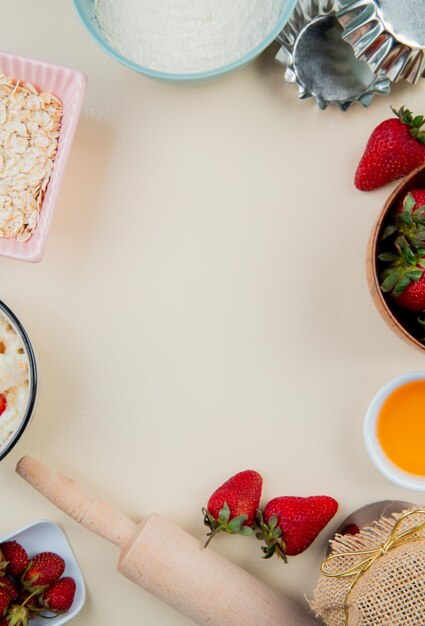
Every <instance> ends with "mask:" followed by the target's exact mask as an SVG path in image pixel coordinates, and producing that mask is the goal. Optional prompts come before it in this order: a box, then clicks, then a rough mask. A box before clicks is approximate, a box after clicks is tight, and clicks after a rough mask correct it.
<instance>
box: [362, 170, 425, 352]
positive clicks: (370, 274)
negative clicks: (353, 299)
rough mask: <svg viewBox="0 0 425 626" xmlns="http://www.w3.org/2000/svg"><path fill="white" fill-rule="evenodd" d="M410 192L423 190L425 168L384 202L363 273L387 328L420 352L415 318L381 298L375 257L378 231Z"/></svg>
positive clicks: (424, 346) (378, 238) (401, 185)
mask: <svg viewBox="0 0 425 626" xmlns="http://www.w3.org/2000/svg"><path fill="white" fill-rule="evenodd" d="M412 189H425V165H422V166H421V167H419V168H418V169H417V170H415V171H414V172H412V173H411V174H409V176H407V177H406V178H404V179H403V180H402V181H401V183H400V184H399V185H398V187H397V188H396V189H395V190H394V191H393V193H392V194H391V195H390V197H389V198H388V200H387V201H386V203H385V205H384V208H383V209H382V211H381V213H380V215H379V217H378V219H377V221H376V224H375V226H374V227H373V230H372V233H371V236H370V239H369V245H368V250H367V259H366V271H367V279H368V283H369V289H370V292H371V294H372V298H373V301H374V303H375V305H376V308H377V309H378V311H379V313H380V314H381V316H382V317H383V318H384V320H385V321H386V323H387V324H388V326H389V327H390V328H391V329H392V330H393V331H394V332H395V333H396V334H397V335H399V336H400V337H401V338H402V339H404V340H405V341H407V342H408V343H410V344H413V345H415V346H416V347H417V348H419V349H420V350H425V344H424V343H422V342H421V341H419V340H418V339H417V338H416V337H415V334H419V332H420V327H419V324H417V322H416V325H415V323H414V322H413V321H412V318H415V314H412V313H409V312H408V311H404V310H402V309H401V308H399V307H398V306H397V305H396V304H394V303H393V302H392V301H391V298H390V297H387V296H385V295H384V294H383V293H382V291H381V288H380V279H379V275H380V272H381V271H382V267H381V264H380V261H379V259H378V254H380V253H381V249H380V248H381V241H380V239H381V234H382V231H383V229H384V228H385V226H386V225H387V223H388V221H389V218H390V217H391V214H392V213H393V212H394V211H395V209H396V207H397V205H398V204H399V202H400V200H401V199H402V198H404V196H405V195H406V194H407V193H408V192H409V191H411V190H412ZM415 329H416V333H415ZM424 332H425V331H424Z"/></svg>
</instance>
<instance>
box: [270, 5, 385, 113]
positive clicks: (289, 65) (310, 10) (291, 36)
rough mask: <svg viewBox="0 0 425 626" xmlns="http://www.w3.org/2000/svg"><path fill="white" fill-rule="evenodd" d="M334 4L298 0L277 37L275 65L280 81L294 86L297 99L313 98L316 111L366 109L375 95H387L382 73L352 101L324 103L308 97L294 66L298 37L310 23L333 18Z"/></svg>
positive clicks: (326, 101)
mask: <svg viewBox="0 0 425 626" xmlns="http://www.w3.org/2000/svg"><path fill="white" fill-rule="evenodd" d="M339 6H340V3H339V2H338V0H299V2H298V5H297V6H296V8H295V9H294V11H293V13H292V15H291V17H290V18H289V20H288V23H287V24H286V26H285V28H284V29H283V30H282V32H281V33H280V34H279V36H278V37H277V41H278V43H280V45H281V48H280V50H279V52H278V53H277V55H276V57H275V61H276V62H277V63H279V64H280V65H283V66H284V68H285V74H284V78H285V81H286V82H287V83H289V84H296V85H298V90H299V98H300V99H301V100H306V99H308V98H312V97H313V98H315V99H316V102H317V104H318V106H319V108H320V109H326V108H327V107H328V106H329V104H332V103H335V104H337V105H338V106H339V107H340V109H341V110H343V111H346V110H347V109H348V108H349V107H350V106H351V104H352V103H353V102H359V103H360V104H362V105H363V106H365V107H367V106H369V105H370V104H371V102H372V99H373V97H374V95H375V94H380V95H388V94H389V93H390V90H391V85H390V81H389V80H388V78H387V77H386V76H385V75H384V74H383V73H382V72H380V73H378V74H377V76H376V79H375V80H374V81H373V82H372V83H371V85H370V86H369V88H368V89H366V90H365V91H364V92H362V93H361V94H359V96H358V97H357V98H355V99H350V100H345V101H335V100H327V99H326V98H324V97H323V96H322V95H320V94H314V93H311V92H310V91H309V90H308V89H307V88H306V86H305V85H304V84H303V83H302V81H301V80H300V79H299V77H298V75H297V71H296V68H295V66H294V56H293V50H294V47H295V44H296V41H297V38H298V36H299V34H300V33H301V32H302V30H303V29H304V28H305V27H306V26H307V25H308V24H309V23H311V22H312V21H313V20H315V19H318V18H321V17H327V16H332V15H334V16H335V17H336V10H337V8H339Z"/></svg>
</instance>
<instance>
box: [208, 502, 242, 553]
mask: <svg viewBox="0 0 425 626" xmlns="http://www.w3.org/2000/svg"><path fill="white" fill-rule="evenodd" d="M202 513H203V515H204V524H205V526H208V528H209V529H210V532H209V533H207V537H208V540H207V542H206V543H205V545H204V548H206V547H207V546H208V544H209V543H210V541H211V539H212V538H213V537H215V535H217V534H218V533H220V532H223V533H227V534H228V535H244V536H248V535H252V534H254V529H253V528H251V527H250V526H245V522H246V520H247V519H248V516H247V515H236V516H235V517H232V518H231V519H230V508H229V506H228V504H227V502H225V503H224V504H223V508H222V509H221V510H220V511H219V514H218V519H215V517H213V515H211V513H210V512H209V511H208V510H207V509H202Z"/></svg>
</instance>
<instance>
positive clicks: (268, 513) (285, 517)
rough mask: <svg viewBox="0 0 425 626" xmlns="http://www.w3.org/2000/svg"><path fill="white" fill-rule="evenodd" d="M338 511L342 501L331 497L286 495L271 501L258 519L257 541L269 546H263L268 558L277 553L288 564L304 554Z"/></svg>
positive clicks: (265, 555)
mask: <svg viewBox="0 0 425 626" xmlns="http://www.w3.org/2000/svg"><path fill="white" fill-rule="evenodd" d="M337 510H338V502H337V501H336V500H334V499H333V498H330V497H329V496H311V497H310V498H300V497H295V496H283V497H280V498H274V499H273V500H270V502H269V503H268V504H267V506H266V508H265V509H264V512H263V511H258V517H257V525H258V527H259V532H258V533H257V539H260V540H262V541H265V543H266V545H265V546H263V547H262V550H263V553H264V558H265V559H268V558H270V557H272V556H273V555H274V554H276V555H277V556H278V557H281V558H283V559H284V561H285V562H286V560H287V559H286V557H287V556H295V555H297V554H301V552H304V550H306V549H307V548H308V547H309V545H310V544H311V543H312V542H313V541H314V540H315V538H316V537H317V535H318V534H319V533H320V532H321V531H322V530H323V528H324V527H325V526H326V525H327V524H328V523H329V522H330V520H331V519H332V518H333V516H334V515H335V513H336V512H337Z"/></svg>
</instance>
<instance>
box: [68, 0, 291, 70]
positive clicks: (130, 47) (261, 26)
mask: <svg viewBox="0 0 425 626" xmlns="http://www.w3.org/2000/svg"><path fill="white" fill-rule="evenodd" d="M296 3H297V0H74V4H75V7H76V9H77V12H78V14H79V16H80V18H81V20H82V22H83V24H84V26H85V27H86V29H87V30H88V32H89V33H90V35H91V36H92V37H93V38H94V40H95V41H96V42H97V43H98V44H99V45H100V46H101V48H103V50H104V51H105V52H107V53H108V54H109V55H110V56H112V57H113V58H114V59H115V60H117V61H119V62H120V63H122V64H123V65H125V66H126V67H129V68H130V69H132V70H135V71H136V72H139V73H141V74H145V75H146V76H149V77H151V78H159V79H164V80H174V81H182V80H199V79H205V78H210V77H213V76H218V75H220V74H225V73H227V72H230V71H232V70H234V69H237V68H238V67H241V66H243V65H245V64H247V63H249V62H250V61H252V60H253V59H255V58H256V57H257V56H258V55H259V54H261V53H262V52H263V51H264V50H265V49H266V48H267V47H268V46H269V44H270V43H272V41H273V40H274V39H276V37H277V35H278V34H279V33H280V32H281V30H282V29H283V27H284V26H285V25H286V23H287V21H288V19H289V17H290V15H291V13H292V11H293V9H294V7H295V5H296Z"/></svg>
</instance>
